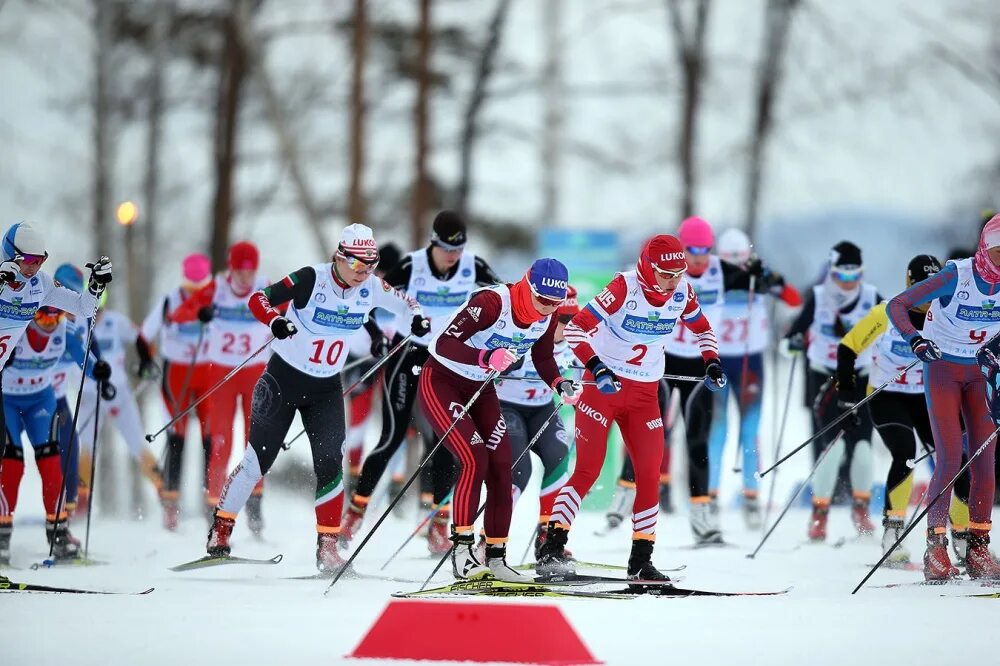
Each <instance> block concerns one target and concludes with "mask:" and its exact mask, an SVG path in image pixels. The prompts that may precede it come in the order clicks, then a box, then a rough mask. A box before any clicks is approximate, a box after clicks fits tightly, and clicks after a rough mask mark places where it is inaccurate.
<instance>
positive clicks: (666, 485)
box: [660, 480, 674, 514]
mask: <svg viewBox="0 0 1000 666" xmlns="http://www.w3.org/2000/svg"><path fill="white" fill-rule="evenodd" d="M660 511H662V512H663V513H668V514H669V513H673V512H674V500H673V498H672V495H671V493H670V482H669V481H662V480H661V481H660Z"/></svg>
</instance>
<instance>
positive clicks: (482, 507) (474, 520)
mask: <svg viewBox="0 0 1000 666" xmlns="http://www.w3.org/2000/svg"><path fill="white" fill-rule="evenodd" d="M561 406H562V403H561V401H559V400H558V398H557V402H556V406H555V409H553V410H552V413H551V414H549V417H548V418H547V419H545V422H544V423H543V424H542V427H541V428H539V429H538V432H536V433H535V436H534V437H532V438H531V441H530V442H528V445H527V446H526V447H524V451H521V455H519V456H518V457H517V460H515V461H514V464H513V465H511V469H514V468H515V467H517V463H519V462H521V458H523V457H524V456H525V455H526V454H527V453H528V451H530V450H531V447H532V446H534V445H535V442H537V441H538V438H539V437H541V436H542V433H543V432H545V429H546V428H547V427H548V425H549V422H550V421H551V420H552V418H553V417H554V416H555V415H556V414H558V413H559V407H561ZM442 439H443V438H442ZM483 511H486V502H483V503H482V505H481V506H480V507H479V510H478V511H476V515H475V516H473V517H472V524H473V525H475V524H476V520H478V519H479V516H481V515H483ZM454 551H455V543H454V542H452V544H451V548H449V549H448V552H447V553H445V554H444V556H442V557H441V559H440V560H439V561H438V563H437V566H435V567H434V571H432V572H431V575H430V576H428V577H427V580H425V581H424V584H423V585H421V586H420V589H421V590H423V589H424V588H426V587H427V585H428V584H429V583H430V582H431V578H434V576H435V575H436V574H437V572H438V571H440V570H441V566H442V565H443V564H444V563H445V562H446V561H447V560H448V558H449V557H451V554H452V553H453V552H454Z"/></svg>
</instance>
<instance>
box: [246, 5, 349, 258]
mask: <svg viewBox="0 0 1000 666" xmlns="http://www.w3.org/2000/svg"><path fill="white" fill-rule="evenodd" d="M236 31H237V38H238V42H239V43H240V44H241V45H242V47H243V49H244V54H245V56H246V59H247V61H248V64H249V65H250V66H251V67H252V71H253V74H254V75H255V76H256V79H257V82H258V83H259V84H260V88H261V92H262V93H263V94H264V105H265V108H266V109H267V117H268V121H269V122H270V123H271V127H272V129H274V133H275V134H276V135H277V137H278V147H279V150H280V151H281V160H282V161H283V162H284V163H285V166H287V167H288V174H289V176H291V179H292V186H293V188H294V189H295V198H296V200H297V201H298V203H299V207H300V208H301V209H302V213H303V215H304V216H305V218H306V223H307V224H308V225H309V230H310V231H311V232H312V235H313V240H314V241H315V242H316V247H317V248H319V249H320V250H321V251H322V252H323V255H324V256H330V255H331V254H332V248H330V247H329V243H328V242H327V239H326V235H325V234H324V233H323V222H322V216H321V215H320V213H319V206H317V205H316V198H315V197H314V196H313V194H312V188H311V187H310V186H309V183H308V182H307V180H306V173H305V169H304V168H303V167H302V160H301V158H300V156H299V148H298V143H297V141H296V139H295V136H294V132H293V130H292V126H291V124H290V123H289V122H288V114H287V113H286V111H285V108H284V106H283V105H282V102H281V98H280V96H279V95H278V91H277V88H275V85H274V80H273V79H272V78H271V75H270V74H269V73H268V70H267V63H266V62H265V58H264V55H263V54H262V53H261V52H260V49H259V48H258V47H257V43H258V40H257V39H255V37H254V34H253V31H252V29H251V26H250V17H249V15H248V14H247V13H246V12H241V13H240V14H239V15H238V16H237V21H236Z"/></svg>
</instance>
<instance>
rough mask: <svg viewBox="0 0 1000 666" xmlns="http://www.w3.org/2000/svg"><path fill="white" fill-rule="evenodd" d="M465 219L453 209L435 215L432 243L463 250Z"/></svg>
mask: <svg viewBox="0 0 1000 666" xmlns="http://www.w3.org/2000/svg"><path fill="white" fill-rule="evenodd" d="M466 240H468V239H467V237H466V228H465V220H464V219H462V216H461V215H460V214H458V213H456V212H455V211H453V210H443V211H441V212H440V213H438V214H437V215H436V216H435V217H434V224H433V226H432V233H431V245H437V246H438V247H440V248H443V249H445V250H461V249H462V248H463V247H464V246H465V242H466Z"/></svg>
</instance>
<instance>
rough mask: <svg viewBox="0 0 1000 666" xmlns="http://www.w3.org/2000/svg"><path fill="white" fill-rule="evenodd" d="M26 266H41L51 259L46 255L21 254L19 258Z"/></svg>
mask: <svg viewBox="0 0 1000 666" xmlns="http://www.w3.org/2000/svg"><path fill="white" fill-rule="evenodd" d="M17 258H18V259H19V260H20V261H21V263H23V264H24V265H25V266H41V265H42V264H43V263H45V260H46V259H48V258H49V255H48V253H46V254H21V255H18V257H17Z"/></svg>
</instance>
